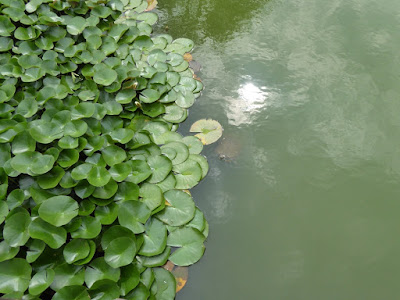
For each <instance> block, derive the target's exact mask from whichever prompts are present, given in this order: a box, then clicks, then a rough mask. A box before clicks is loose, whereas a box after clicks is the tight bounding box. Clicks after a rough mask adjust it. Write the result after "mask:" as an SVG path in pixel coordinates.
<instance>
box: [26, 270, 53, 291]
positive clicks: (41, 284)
mask: <svg viewBox="0 0 400 300" xmlns="http://www.w3.org/2000/svg"><path fill="white" fill-rule="evenodd" d="M54 277H55V272H54V270H53V269H47V270H42V271H40V272H37V273H36V274H35V275H34V276H33V277H32V279H31V282H30V283H29V294H31V295H39V294H41V293H42V292H44V291H45V290H46V289H47V288H48V287H49V286H50V284H51V283H52V282H53V280H54Z"/></svg>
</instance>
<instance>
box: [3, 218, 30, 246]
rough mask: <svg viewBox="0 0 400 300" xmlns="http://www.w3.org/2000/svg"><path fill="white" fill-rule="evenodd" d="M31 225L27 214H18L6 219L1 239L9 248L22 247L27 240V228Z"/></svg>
mask: <svg viewBox="0 0 400 300" xmlns="http://www.w3.org/2000/svg"><path fill="white" fill-rule="evenodd" d="M30 223H31V218H30V215H29V213H27V212H26V211H25V212H23V211H22V212H18V213H14V214H13V215H11V216H9V217H8V218H7V219H6V224H5V225H4V229H3V238H4V240H5V241H6V242H7V244H8V245H9V246H10V247H17V246H23V245H25V243H26V242H27V241H28V239H29V234H28V226H29V224H30Z"/></svg>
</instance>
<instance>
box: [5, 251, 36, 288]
mask: <svg viewBox="0 0 400 300" xmlns="http://www.w3.org/2000/svg"><path fill="white" fill-rule="evenodd" d="M31 273H32V267H31V266H30V264H28V263H27V262H26V260H25V259H22V258H13V259H11V260H7V261H3V262H0V293H4V294H7V293H13V292H24V291H25V290H26V289H27V288H28V286H29V281H30V280H31Z"/></svg>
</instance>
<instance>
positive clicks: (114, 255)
mask: <svg viewBox="0 0 400 300" xmlns="http://www.w3.org/2000/svg"><path fill="white" fill-rule="evenodd" d="M135 254H136V243H135V241H134V240H133V239H131V238H128V237H118V238H116V239H114V240H112V241H111V242H110V244H109V245H108V247H107V249H106V250H105V251H104V260H105V261H106V263H108V264H109V265H110V266H111V267H113V268H119V267H122V266H126V265H129V264H130V263H131V262H132V261H133V259H134V257H135Z"/></svg>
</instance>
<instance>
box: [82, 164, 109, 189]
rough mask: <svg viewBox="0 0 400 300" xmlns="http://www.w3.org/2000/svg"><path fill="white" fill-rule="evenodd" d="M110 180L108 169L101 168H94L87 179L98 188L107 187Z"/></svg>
mask: <svg viewBox="0 0 400 300" xmlns="http://www.w3.org/2000/svg"><path fill="white" fill-rule="evenodd" d="M110 179H111V175H110V173H108V171H107V170H106V168H104V167H101V166H93V167H92V169H91V170H90V172H89V173H88V177H87V180H88V181H89V183H90V184H91V185H93V186H96V187H100V186H104V185H106V184H107V183H108V182H109V181H110Z"/></svg>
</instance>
